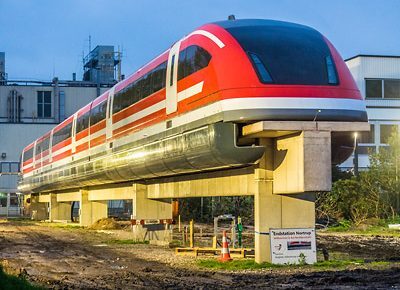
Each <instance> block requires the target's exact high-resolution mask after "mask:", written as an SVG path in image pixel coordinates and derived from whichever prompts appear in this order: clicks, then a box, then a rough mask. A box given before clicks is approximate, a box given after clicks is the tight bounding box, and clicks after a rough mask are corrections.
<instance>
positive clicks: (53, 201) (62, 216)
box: [49, 193, 71, 222]
mask: <svg viewBox="0 0 400 290" xmlns="http://www.w3.org/2000/svg"><path fill="white" fill-rule="evenodd" d="M49 207H50V209H49V220H50V221H51V222H53V221H61V220H62V221H71V203H70V202H58V201H57V194H55V193H50V203H49Z"/></svg>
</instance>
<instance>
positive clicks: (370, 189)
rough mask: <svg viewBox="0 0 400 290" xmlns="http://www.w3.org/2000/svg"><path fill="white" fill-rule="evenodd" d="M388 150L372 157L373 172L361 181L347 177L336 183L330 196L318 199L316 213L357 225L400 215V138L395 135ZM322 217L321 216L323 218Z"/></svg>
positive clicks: (366, 173) (385, 148) (382, 149)
mask: <svg viewBox="0 0 400 290" xmlns="http://www.w3.org/2000/svg"><path fill="white" fill-rule="evenodd" d="M388 143H389V146H388V147H381V148H380V150H379V152H378V153H375V154H371V155H370V168H369V169H368V170H366V171H363V172H360V175H359V177H358V178H357V177H351V178H350V179H343V178H346V176H345V175H342V176H341V175H340V174H339V175H338V174H336V175H335V176H337V177H339V178H341V177H342V179H339V180H337V181H336V182H334V183H333V186H332V190H331V192H329V193H322V194H320V195H319V196H318V200H317V209H318V210H319V212H320V213H323V214H324V215H328V216H329V217H331V218H335V219H349V220H352V221H353V222H354V223H355V224H358V223H360V222H362V221H364V220H365V219H367V218H371V217H375V218H388V217H394V216H396V215H399V214H400V135H399V133H398V131H397V130H396V131H393V133H392V135H391V137H390V138H389V142H388ZM320 215H321V214H320Z"/></svg>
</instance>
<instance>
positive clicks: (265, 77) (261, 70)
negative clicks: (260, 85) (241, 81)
mask: <svg viewBox="0 0 400 290" xmlns="http://www.w3.org/2000/svg"><path fill="white" fill-rule="evenodd" d="M249 55H250V58H251V60H252V61H253V65H254V66H255V68H256V72H257V73H258V74H259V76H258V77H259V78H260V79H261V80H262V81H263V82H264V83H272V78H271V76H270V75H269V73H268V71H267V69H266V68H265V66H264V64H263V63H262V61H261V60H260V58H259V57H258V56H257V55H256V54H255V53H251V52H249Z"/></svg>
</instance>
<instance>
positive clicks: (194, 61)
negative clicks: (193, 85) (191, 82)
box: [178, 45, 211, 80]
mask: <svg viewBox="0 0 400 290" xmlns="http://www.w3.org/2000/svg"><path fill="white" fill-rule="evenodd" d="M210 60H211V55H210V54H209V53H208V51H207V50H205V49H204V48H202V47H200V46H197V45H191V46H188V47H187V48H186V49H184V50H183V51H181V52H180V53H179V65H178V80H180V79H183V78H185V77H187V76H189V75H191V74H193V73H195V72H197V71H199V70H201V69H203V68H205V67H207V66H208V64H209V63H210Z"/></svg>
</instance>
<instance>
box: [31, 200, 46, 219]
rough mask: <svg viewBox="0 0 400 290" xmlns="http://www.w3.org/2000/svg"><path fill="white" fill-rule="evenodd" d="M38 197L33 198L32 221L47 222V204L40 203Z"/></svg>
mask: <svg viewBox="0 0 400 290" xmlns="http://www.w3.org/2000/svg"><path fill="white" fill-rule="evenodd" d="M39 198H40V197H39V196H38V195H32V196H31V204H30V211H31V214H32V215H31V219H32V220H35V221H42V220H47V203H43V202H39Z"/></svg>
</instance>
